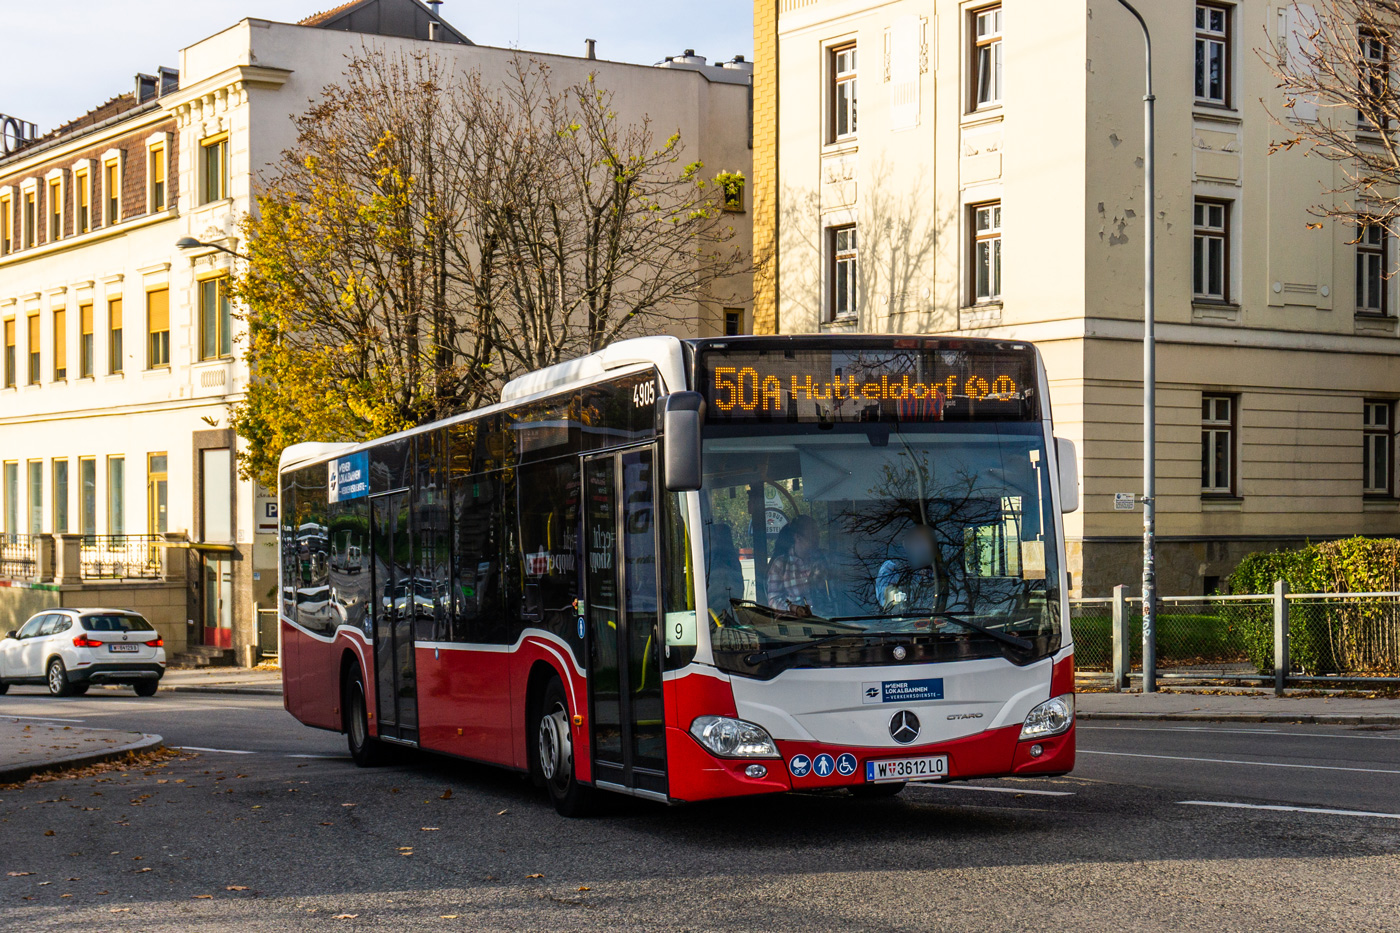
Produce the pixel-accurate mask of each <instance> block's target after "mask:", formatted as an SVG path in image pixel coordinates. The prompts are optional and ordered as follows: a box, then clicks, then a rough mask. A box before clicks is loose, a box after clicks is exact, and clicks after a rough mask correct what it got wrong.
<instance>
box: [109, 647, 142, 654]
mask: <svg viewBox="0 0 1400 933" xmlns="http://www.w3.org/2000/svg"><path fill="white" fill-rule="evenodd" d="M107 649H108V650H109V651H111V652H113V653H115V652H118V651H140V650H141V646H140V645H108V646H107Z"/></svg>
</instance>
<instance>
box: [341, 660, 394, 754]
mask: <svg viewBox="0 0 1400 933" xmlns="http://www.w3.org/2000/svg"><path fill="white" fill-rule="evenodd" d="M345 741H346V744H347V745H349V746H350V757H351V758H353V759H355V764H357V765H359V766H360V767H361V768H373V767H375V766H376V765H382V764H383V763H384V761H385V759H386V758H387V757H388V756H387V755H386V754H385V752H386V749H385V748H384V743H383V742H381V741H379V740H378V739H376V738H374V737H372V736H371V735H370V734H369V704H368V703H366V702H365V680H364V675H363V674H361V673H360V669H359V668H358V667H356V668H355V669H354V670H353V671H351V674H350V680H349V682H348V683H346V685H345Z"/></svg>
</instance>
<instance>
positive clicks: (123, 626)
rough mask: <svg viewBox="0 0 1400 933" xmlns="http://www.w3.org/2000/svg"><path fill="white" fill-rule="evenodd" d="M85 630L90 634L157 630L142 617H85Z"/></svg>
mask: <svg viewBox="0 0 1400 933" xmlns="http://www.w3.org/2000/svg"><path fill="white" fill-rule="evenodd" d="M83 628H85V629H87V630H88V631H89V632H154V631H155V628H154V627H153V626H152V625H151V623H149V622H147V621H146V620H145V619H143V618H141V617H140V616H129V615H115V614H114V615H101V616H83Z"/></svg>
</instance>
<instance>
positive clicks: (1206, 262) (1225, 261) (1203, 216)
mask: <svg viewBox="0 0 1400 933" xmlns="http://www.w3.org/2000/svg"><path fill="white" fill-rule="evenodd" d="M1195 223H1196V229H1195V254H1194V257H1193V259H1192V274H1193V278H1192V282H1193V285H1192V291H1193V293H1194V294H1195V296H1196V297H1197V298H1199V299H1202V300H1204V301H1228V300H1229V298H1230V290H1229V287H1228V285H1229V280H1230V227H1229V224H1230V205H1229V204H1228V203H1227V202H1224V201H1200V200H1198V201H1197V202H1196V214H1195Z"/></svg>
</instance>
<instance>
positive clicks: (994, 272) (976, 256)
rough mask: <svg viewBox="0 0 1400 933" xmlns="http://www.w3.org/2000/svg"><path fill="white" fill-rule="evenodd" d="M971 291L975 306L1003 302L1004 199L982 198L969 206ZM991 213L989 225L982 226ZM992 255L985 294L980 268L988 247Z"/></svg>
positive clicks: (969, 274) (969, 286) (969, 272)
mask: <svg viewBox="0 0 1400 933" xmlns="http://www.w3.org/2000/svg"><path fill="white" fill-rule="evenodd" d="M967 207H968V213H967V218H968V221H967V223H968V228H967V234H968V243H969V250H968V260H969V261H968V294H969V297H970V298H971V299H972V301H971V302H970V303H971V304H972V305H974V306H976V305H988V304H1000V303H1001V296H1002V284H1003V281H1004V274H1003V267H1002V256H1003V253H1004V248H1003V244H1002V216H1001V208H1002V204H1001V200H1000V199H994V200H988V201H979V202H976V203H973V204H969V205H968V206H967ZM983 213H985V214H986V215H987V227H986V228H985V229H983V228H980V227H979V226H978V225H979V223H980V222H981V221H980V218H981V216H982V215H983ZM984 244H985V248H986V251H987V256H988V272H987V286H988V287H987V293H986V294H983V293H982V288H981V281H980V279H979V278H978V271H979V269H980V268H981V265H982V251H983V248H984Z"/></svg>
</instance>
